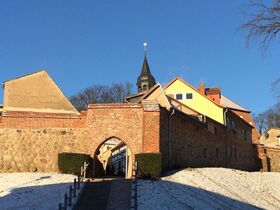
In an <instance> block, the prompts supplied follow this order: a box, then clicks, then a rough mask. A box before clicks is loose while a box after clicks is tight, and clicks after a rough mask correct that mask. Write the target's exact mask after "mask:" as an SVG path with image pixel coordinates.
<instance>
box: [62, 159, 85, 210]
mask: <svg viewBox="0 0 280 210" xmlns="http://www.w3.org/2000/svg"><path fill="white" fill-rule="evenodd" d="M88 166H89V163H86V162H84V165H83V166H81V172H80V174H79V175H78V177H77V179H76V178H75V179H74V182H73V186H72V185H70V186H69V192H68V194H67V193H65V194H64V201H63V203H59V205H58V210H67V208H68V207H70V208H71V207H73V205H74V203H73V199H74V198H77V195H78V194H80V193H81V182H83V181H84V180H85V179H86V172H87V168H88ZM77 192H78V194H77ZM76 202H77V201H76Z"/></svg>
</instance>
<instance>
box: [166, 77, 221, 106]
mask: <svg viewBox="0 0 280 210" xmlns="http://www.w3.org/2000/svg"><path fill="white" fill-rule="evenodd" d="M176 80H179V81H180V82H182V83H183V84H185V85H187V86H188V87H190V88H191V89H193V90H194V91H196V92H197V93H198V94H200V95H201V96H203V97H204V98H206V99H207V100H209V101H211V102H212V103H213V104H215V105H217V106H219V107H221V108H226V107H224V106H223V105H221V104H219V103H217V102H215V101H213V100H211V99H210V98H208V97H207V96H206V95H204V94H202V93H201V92H200V91H199V90H197V89H196V88H195V87H193V86H192V85H190V84H189V83H187V82H186V81H185V80H183V79H182V78H180V77H175V78H174V79H173V80H171V82H169V83H168V84H167V85H166V86H165V87H164V90H166V89H167V88H168V87H169V86H170V85H172V84H173V83H174V82H175V81H176Z"/></svg>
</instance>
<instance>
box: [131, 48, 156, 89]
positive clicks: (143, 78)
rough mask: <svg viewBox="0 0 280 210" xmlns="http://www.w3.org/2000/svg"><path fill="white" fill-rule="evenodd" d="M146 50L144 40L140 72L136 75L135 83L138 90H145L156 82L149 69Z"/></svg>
mask: <svg viewBox="0 0 280 210" xmlns="http://www.w3.org/2000/svg"><path fill="white" fill-rule="evenodd" d="M146 50H147V43H146V42H145V43H144V51H145V56H144V62H143V65H142V70H141V74H140V76H139V77H138V79H137V83H136V84H137V87H138V92H142V91H147V90H149V89H150V88H151V87H153V86H154V85H155V84H156V82H155V78H154V77H153V75H152V74H151V71H150V68H149V64H148V60H147V54H146Z"/></svg>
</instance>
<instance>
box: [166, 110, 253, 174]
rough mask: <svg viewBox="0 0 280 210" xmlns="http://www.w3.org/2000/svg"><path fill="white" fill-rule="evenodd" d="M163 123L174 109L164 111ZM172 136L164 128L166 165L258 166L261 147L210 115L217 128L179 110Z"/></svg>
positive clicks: (173, 121) (176, 114)
mask: <svg viewBox="0 0 280 210" xmlns="http://www.w3.org/2000/svg"><path fill="white" fill-rule="evenodd" d="M161 114H162V115H163V116H162V117H161V118H162V121H161V122H162V124H163V125H164V126H165V127H168V125H166V123H165V122H166V121H167V120H166V118H169V115H170V113H167V112H162V113H161ZM170 123H171V125H169V127H170V129H171V130H170V134H169V135H170V139H169V143H168V137H167V135H168V131H167V132H166V131H165V130H162V129H161V136H162V137H161V151H162V153H163V155H164V156H165V158H164V160H163V162H164V165H165V167H166V166H167V165H168V153H169V167H170V168H172V167H175V168H176V167H205V166H208V167H211V166H216V167H231V168H238V169H243V170H257V169H258V168H257V150H256V148H255V147H254V146H253V145H252V143H251V142H249V141H247V142H246V141H244V140H242V139H240V138H239V137H238V136H237V135H236V134H234V133H232V132H228V131H227V130H226V128H225V126H223V125H221V124H219V123H217V122H215V121H213V120H210V119H208V118H207V123H209V124H212V125H214V129H213V131H212V130H211V129H209V128H207V124H204V123H202V122H200V121H198V120H197V119H195V118H192V117H189V116H186V115H184V114H182V113H180V112H178V111H175V113H174V114H173V115H172V116H171V121H170Z"/></svg>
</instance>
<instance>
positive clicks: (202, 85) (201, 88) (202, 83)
mask: <svg viewBox="0 0 280 210" xmlns="http://www.w3.org/2000/svg"><path fill="white" fill-rule="evenodd" d="M199 91H200V92H201V93H202V94H203V95H204V94H205V83H204V82H200V83H199Z"/></svg>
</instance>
